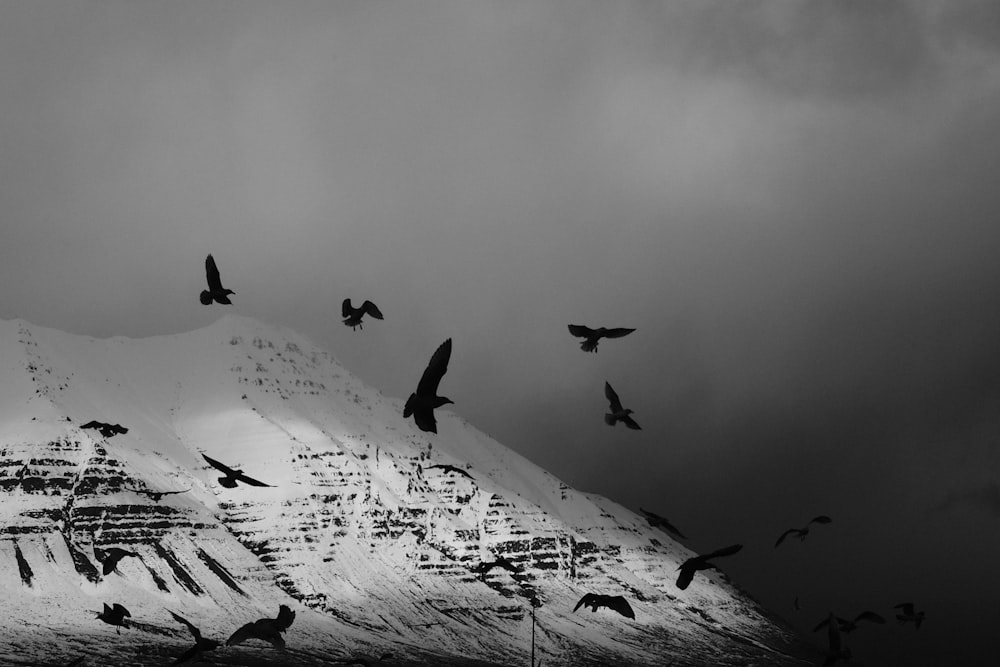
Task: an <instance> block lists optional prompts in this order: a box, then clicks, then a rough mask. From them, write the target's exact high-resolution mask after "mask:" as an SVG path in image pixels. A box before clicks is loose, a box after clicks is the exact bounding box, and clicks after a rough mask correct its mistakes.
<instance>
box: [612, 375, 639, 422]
mask: <svg viewBox="0 0 1000 667" xmlns="http://www.w3.org/2000/svg"><path fill="white" fill-rule="evenodd" d="M604 395H605V397H607V399H608V403H609V404H610V406H611V412H608V413H606V414H605V415H604V423H605V424H607V425H608V426H614V425H615V424H617V423H618V422H621V423H623V424H625V425H626V426H628V427H629V428H630V429H633V430H635V431H638V430H641V428H642V427H641V426H639V424H637V423H636V421H635V420H634V419H632V417H631V416H630V415H631V414H632V410H631V409H629V408H623V407H622V402H621V399H619V398H618V393H617V392H615V390H614V389H612V388H611V383H610V382H607V381H605V382H604Z"/></svg>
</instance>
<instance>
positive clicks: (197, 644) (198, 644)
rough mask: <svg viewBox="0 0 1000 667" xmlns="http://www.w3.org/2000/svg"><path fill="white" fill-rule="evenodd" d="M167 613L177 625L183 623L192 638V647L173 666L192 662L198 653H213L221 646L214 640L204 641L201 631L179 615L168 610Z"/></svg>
mask: <svg viewBox="0 0 1000 667" xmlns="http://www.w3.org/2000/svg"><path fill="white" fill-rule="evenodd" d="M167 611H168V612H170V615H171V616H173V617H174V618H175V619H176V620H177V621H178V622H179V623H183V624H184V625H186V626H187V629H188V630H190V631H191V634H192V635H193V636H194V646H192V647H191V648H189V649H188V650H187V651H185V652H184V653H182V654H181V655H180V656H179V657H178V658H177V659H176V660H174V662H173V664H175V665H179V664H181V663H183V662H187V661H189V660H193V659H194V658H195V657H197V656H198V654H199V653H203V652H205V651H214V650H215V649H217V648H218V647H219V646H220V645H221V642H218V641H216V640H214V639H205V638H204V637H202V636H201V630H199V629H198V628H196V627H194V625H193V624H192V623H191V622H190V621H189V620H187V619H186V618H184V617H183V616H181V615H180V614H175V613H174V612H172V611H170V610H169V609H168V610H167Z"/></svg>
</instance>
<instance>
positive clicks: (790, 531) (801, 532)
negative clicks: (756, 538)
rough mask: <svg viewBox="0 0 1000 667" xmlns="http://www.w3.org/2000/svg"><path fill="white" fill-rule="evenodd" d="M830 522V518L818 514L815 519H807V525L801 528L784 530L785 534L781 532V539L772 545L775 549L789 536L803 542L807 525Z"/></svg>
mask: <svg viewBox="0 0 1000 667" xmlns="http://www.w3.org/2000/svg"><path fill="white" fill-rule="evenodd" d="M831 521H833V519H831V518H830V517H828V516H826V515H825V514H820V515H819V516H816V517H813V518H812V519H809V523H807V524H806V525H805V526H803V527H802V528H789V529H788V530H786V531H785V532H783V533H782V534H781V537H779V538H778V541H777V542H775V543H774V548H775V549H777V548H778V545H780V544H781V543H782V542H784V541H785V538H786V537H788V536H789V535H795V537H797V538H799V539H800V540H805V539H806V535H808V534H809V525H810V524H813V523H830V522H831Z"/></svg>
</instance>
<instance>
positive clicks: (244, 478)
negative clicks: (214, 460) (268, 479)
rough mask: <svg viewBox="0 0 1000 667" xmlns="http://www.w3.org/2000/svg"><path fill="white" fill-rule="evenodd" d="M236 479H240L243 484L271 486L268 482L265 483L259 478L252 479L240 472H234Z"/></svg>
mask: <svg viewBox="0 0 1000 667" xmlns="http://www.w3.org/2000/svg"><path fill="white" fill-rule="evenodd" d="M236 479H238V480H240V481H241V482H243V483H244V484H249V485H250V486H268V487H269V486H271V485H270V484H265V483H264V482H262V481H260V480H259V479H254V478H253V477H250V476H249V475H245V474H243V473H242V472H239V473H236Z"/></svg>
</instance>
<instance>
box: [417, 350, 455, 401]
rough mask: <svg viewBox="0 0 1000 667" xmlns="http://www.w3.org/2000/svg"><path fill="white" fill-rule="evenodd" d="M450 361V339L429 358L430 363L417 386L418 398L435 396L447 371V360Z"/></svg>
mask: <svg viewBox="0 0 1000 667" xmlns="http://www.w3.org/2000/svg"><path fill="white" fill-rule="evenodd" d="M449 359H451V339H450V338H449V339H448V340H446V341H445V342H443V343H441V345H439V346H438V349H436V350H435V351H434V354H433V356H431V360H430V363H428V364H427V368H425V369H424V374H423V375H422V376H420V384H418V385H417V394H418V395H420V396H436V395H437V388H438V383H439V382H441V378H442V377H444V374H445V371H447V370H448V360H449Z"/></svg>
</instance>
